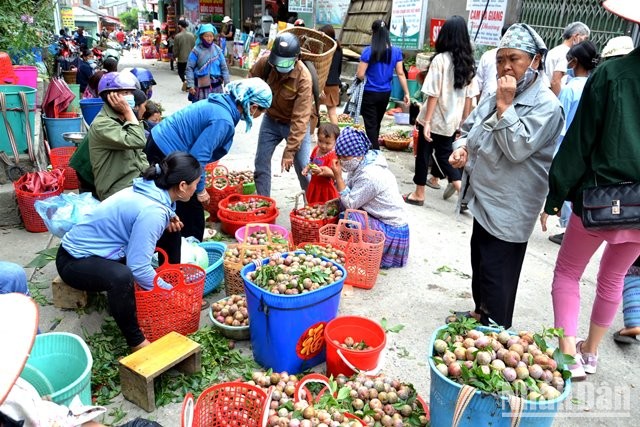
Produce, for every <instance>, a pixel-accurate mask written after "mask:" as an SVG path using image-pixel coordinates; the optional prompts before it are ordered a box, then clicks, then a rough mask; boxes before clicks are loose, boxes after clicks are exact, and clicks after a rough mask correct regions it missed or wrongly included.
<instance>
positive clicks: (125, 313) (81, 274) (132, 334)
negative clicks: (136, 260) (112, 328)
mask: <svg viewBox="0 0 640 427" xmlns="http://www.w3.org/2000/svg"><path fill="white" fill-rule="evenodd" d="M56 268H57V269H58V274H59V275H60V278H61V279H62V280H63V281H64V283H66V284H67V285H69V286H71V287H72V288H75V289H80V290H83V291H89V292H104V291H106V292H107V300H108V302H109V312H110V313H111V315H112V316H113V318H114V320H115V321H116V324H117V325H118V327H119V328H120V331H122V335H124V338H125V339H126V340H127V344H128V345H129V347H135V346H137V345H139V344H140V343H142V341H144V339H145V338H144V334H143V333H142V331H141V330H140V326H139V325H138V317H137V315H136V299H135V294H134V285H133V274H132V273H131V270H130V269H129V267H127V266H126V265H125V264H124V263H123V262H118V261H112V260H108V259H104V258H101V257H98V256H91V257H88V258H79V259H76V258H74V257H73V256H71V254H69V252H67V251H66V250H65V249H64V248H63V247H62V246H60V247H59V248H58V255H57V257H56Z"/></svg>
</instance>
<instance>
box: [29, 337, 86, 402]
mask: <svg viewBox="0 0 640 427" xmlns="http://www.w3.org/2000/svg"><path fill="white" fill-rule="evenodd" d="M27 366H29V368H28V369H26V370H25V371H23V372H22V374H21V375H20V376H21V377H22V378H23V379H25V380H26V381H29V382H30V383H31V381H34V383H35V384H34V383H31V384H32V385H33V386H34V387H35V388H36V390H38V392H39V393H41V394H43V392H44V393H46V392H47V391H49V390H53V393H49V394H50V396H51V400H52V401H53V402H55V403H58V404H60V405H66V406H68V405H69V404H70V403H71V400H72V399H73V397H74V396H75V395H79V396H80V401H81V402H82V403H83V404H85V405H90V404H91V368H92V366H93V358H92V357H91V352H90V351H89V347H88V346H87V344H86V343H85V342H84V341H83V340H82V338H80V337H79V336H77V335H74V334H70V333H66V332H51V333H48V334H40V335H38V336H36V339H35V343H34V344H33V348H32V349H31V355H30V356H29V358H28V359H27ZM25 372H26V373H25ZM43 377H44V378H43ZM30 379H31V381H30Z"/></svg>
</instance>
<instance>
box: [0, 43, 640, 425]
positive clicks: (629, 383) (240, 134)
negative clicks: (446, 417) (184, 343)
mask: <svg viewBox="0 0 640 427" xmlns="http://www.w3.org/2000/svg"><path fill="white" fill-rule="evenodd" d="M126 66H145V67H147V68H149V69H150V70H151V71H152V72H153V74H154V76H155V79H156V81H157V82H158V86H156V87H155V88H154V93H153V100H157V101H160V102H161V103H162V105H163V107H164V108H165V114H167V115H168V114H170V113H172V112H174V111H176V110H178V109H180V108H182V107H184V106H186V105H187V104H188V101H187V100H186V95H185V93H184V92H181V91H180V86H181V83H180V80H179V78H178V76H177V73H176V72H175V71H174V72H172V71H169V64H168V63H157V62H156V61H152V60H142V59H139V58H136V57H135V56H128V55H126V56H125V57H124V58H123V59H122V61H121V67H126ZM259 125H260V122H259V120H258V121H256V123H255V124H254V127H253V130H252V131H251V132H250V133H249V134H246V133H245V132H244V124H242V123H241V124H240V125H239V126H238V129H237V131H236V137H235V143H234V145H233V147H232V150H231V152H230V153H229V155H228V156H227V157H226V158H225V159H224V164H225V165H228V166H229V167H230V168H231V169H246V168H251V169H253V160H254V155H255V148H256V141H257V134H258V129H259ZM282 145H284V144H282ZM281 153H282V146H281V147H279V149H278V150H277V151H276V154H275V155H274V157H273V170H274V171H277V170H279V162H280V156H281ZM385 155H386V156H387V159H388V161H389V163H390V165H391V168H392V170H393V171H394V173H395V174H396V176H397V180H398V184H399V186H400V189H401V191H403V192H406V191H410V190H411V188H412V186H413V184H412V181H411V179H412V169H413V166H412V164H413V157H412V155H411V154H410V153H404V152H403V153H398V152H389V151H386V152H385ZM298 191H299V187H298V184H297V179H296V177H295V174H294V173H293V172H290V173H284V174H277V175H275V176H274V179H273V197H275V198H276V200H277V202H278V206H279V207H280V209H281V215H280V217H279V219H278V223H279V224H281V225H284V226H287V227H289V220H288V213H289V212H290V210H291V208H292V206H293V197H292V195H293V194H295V193H296V192H298ZM454 206H455V197H454V198H452V199H450V200H448V201H445V200H443V199H442V190H440V191H436V190H431V189H428V190H427V201H426V203H425V206H424V207H416V206H408V205H407V206H406V215H407V219H408V221H409V224H410V228H411V250H410V258H409V263H408V265H407V266H406V267H405V268H403V269H395V270H388V271H384V272H382V273H381V274H380V275H379V277H378V281H377V283H376V285H375V287H374V288H373V289H372V290H369V291H365V290H360V289H348V290H345V292H344V293H343V295H342V299H341V305H340V314H350V315H361V316H365V317H369V318H371V319H374V320H380V319H381V318H383V317H385V318H387V319H388V322H389V324H390V325H395V324H403V325H405V329H404V330H403V331H402V332H401V333H399V334H389V335H388V340H387V343H388V347H387V348H388V351H387V355H386V362H385V367H384V370H385V371H386V372H387V373H388V374H390V375H392V376H394V377H396V378H399V379H400V380H403V381H408V382H412V383H413V384H415V386H416V388H417V389H418V391H419V392H420V394H421V395H423V396H424V397H425V398H426V399H427V400H428V397H429V387H430V373H429V368H428V364H427V347H428V343H429V340H430V339H431V335H432V334H433V332H434V331H435V330H436V329H437V328H438V327H439V326H441V325H442V322H443V319H444V317H445V316H446V315H447V314H448V313H449V311H450V310H454V309H455V310H462V309H465V310H467V309H470V308H472V300H471V293H470V279H469V275H470V274H471V267H470V261H469V253H470V251H469V237H470V234H471V224H472V218H471V216H470V215H469V214H462V215H456V214H454ZM550 230H551V231H550V232H548V233H546V234H545V233H542V232H541V231H540V230H539V229H536V231H535V232H534V233H533V235H532V237H531V239H530V242H529V246H528V249H527V256H526V258H525V262H524V266H523V270H522V278H521V283H520V289H519V293H518V300H517V304H516V309H515V316H514V325H516V326H515V328H516V329H518V330H534V331H538V330H540V329H541V328H542V327H543V326H547V327H549V326H552V325H553V315H552V306H551V296H550V286H551V280H552V272H553V266H554V263H555V258H556V255H557V251H558V246H556V245H555V244H553V243H551V242H549V241H548V240H547V237H548V235H549V234H555V233H557V232H558V229H557V228H556V227H555V224H553V223H552V225H551V227H550ZM0 236H1V237H0V259H6V260H10V261H14V262H18V263H22V264H24V263H26V262H28V261H29V260H31V259H32V258H33V256H34V254H35V252H36V251H38V250H41V249H43V248H45V247H46V246H47V245H49V244H51V241H50V237H49V235H48V234H31V233H27V232H25V231H24V230H20V229H8V230H0ZM54 243H55V242H54ZM598 260H599V255H598V256H597V257H594V260H593V261H592V262H591V263H590V264H589V266H588V268H587V271H586V273H585V276H584V278H583V281H582V286H581V292H582V296H583V310H582V312H581V314H580V325H581V327H580V334H581V335H585V334H586V332H587V329H586V328H587V325H588V321H589V315H590V307H591V302H592V301H593V298H594V288H595V277H596V272H597V266H598V264H597V262H598ZM29 273H31V271H29ZM54 275H55V268H54V267H53V266H52V265H49V266H47V267H46V268H45V269H43V271H40V272H37V273H35V276H34V280H41V281H50V280H51V278H53V276H54ZM44 294H45V295H48V296H49V297H50V290H48V289H47V290H45V291H44ZM216 297H217V295H214V296H211V297H209V300H211V301H213V300H215V299H216ZM55 319H62V320H61V322H60V323H59V324H58V325H57V327H56V328H55V330H56V331H71V332H75V333H81V329H80V325H81V324H82V325H83V326H84V327H85V328H86V329H87V330H89V331H93V330H95V329H96V328H97V327H98V325H99V323H100V321H101V316H100V315H96V314H92V315H85V316H82V317H79V316H78V315H76V314H75V313H74V312H62V311H60V310H57V309H55V308H54V307H53V306H46V307H43V308H42V309H41V317H40V327H41V328H42V329H43V330H49V328H50V325H51V324H52V322H53V321H54V320H55ZM202 322H203V323H202V324H205V323H204V322H207V319H206V318H205V316H204V315H203V318H202ZM621 326H622V316H621V315H619V316H617V318H616V320H615V322H614V325H613V328H612V329H613V330H616V329H617V328H620V327H621ZM245 348H248V347H246V345H245ZM639 349H640V348H638V346H635V348H620V347H618V346H617V345H616V344H614V343H613V341H612V340H611V339H610V337H607V338H606V339H605V340H604V343H603V345H602V346H601V355H602V356H601V361H600V365H599V370H598V373H597V374H595V375H592V376H590V377H589V380H588V381H587V382H584V383H582V384H581V385H579V386H577V387H575V390H574V394H573V398H574V399H573V401H572V402H570V401H568V402H567V405H566V408H564V409H563V411H562V413H561V414H560V415H561V416H562V418H561V419H558V420H557V422H556V425H563V426H565V425H566V426H584V425H589V426H624V425H637V422H634V421H632V420H634V419H638V418H640V405H638V402H640V394H639V392H638V387H639V386H640V374H638V371H636V370H635V369H637V366H635V362H636V361H637V358H638V355H639V353H638V350H639ZM112 406H115V407H122V409H123V410H124V411H126V412H127V419H131V418H134V417H135V416H138V415H140V416H148V414H146V413H145V412H144V411H142V410H140V409H139V408H137V407H136V406H135V405H133V404H131V403H129V402H127V401H123V400H122V398H121V397H120V398H118V399H116V402H115V403H114V404H113V405H112ZM179 411H180V405H178V404H172V405H167V406H165V407H162V408H160V409H158V410H156V411H155V412H154V413H153V414H152V416H153V417H154V419H156V420H158V421H160V422H161V423H162V424H163V425H165V426H178V425H179V416H178V414H179Z"/></svg>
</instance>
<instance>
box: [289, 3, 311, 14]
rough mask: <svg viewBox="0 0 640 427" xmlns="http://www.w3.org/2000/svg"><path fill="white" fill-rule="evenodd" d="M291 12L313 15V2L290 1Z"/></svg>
mask: <svg viewBox="0 0 640 427" xmlns="http://www.w3.org/2000/svg"><path fill="white" fill-rule="evenodd" d="M289 12H302V13H313V0H289Z"/></svg>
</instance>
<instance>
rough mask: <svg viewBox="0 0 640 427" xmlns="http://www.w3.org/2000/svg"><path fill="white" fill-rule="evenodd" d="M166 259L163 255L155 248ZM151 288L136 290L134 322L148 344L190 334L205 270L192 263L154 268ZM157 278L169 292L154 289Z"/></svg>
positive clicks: (195, 322) (194, 326)
mask: <svg viewBox="0 0 640 427" xmlns="http://www.w3.org/2000/svg"><path fill="white" fill-rule="evenodd" d="M156 250H157V251H158V252H160V253H162V254H163V256H164V259H165V260H167V259H168V257H167V254H166V253H165V252H164V251H163V250H162V249H159V248H157V249H156ZM156 271H157V274H156V277H155V278H154V279H153V285H154V286H153V289H151V290H149V291H146V290H143V289H142V288H140V287H136V292H135V297H136V310H137V314H138V323H139V325H140V329H142V332H143V333H144V336H145V337H146V338H147V339H148V340H149V341H152V342H153V341H155V340H157V339H159V338H162V337H163V336H165V335H166V334H168V333H169V332H172V331H175V332H178V333H180V334H182V335H187V334H191V333H194V332H196V331H197V330H198V326H199V325H200V310H201V304H202V294H203V292H204V280H205V277H206V273H205V271H204V270H203V269H202V268H200V267H198V266H197V265H192V264H168V263H167V262H166V261H165V263H164V264H162V265H161V266H160V267H158V268H157V270H156ZM158 279H162V280H164V281H165V282H167V283H169V284H170V285H172V286H173V289H162V288H160V287H158V284H157V282H158Z"/></svg>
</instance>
